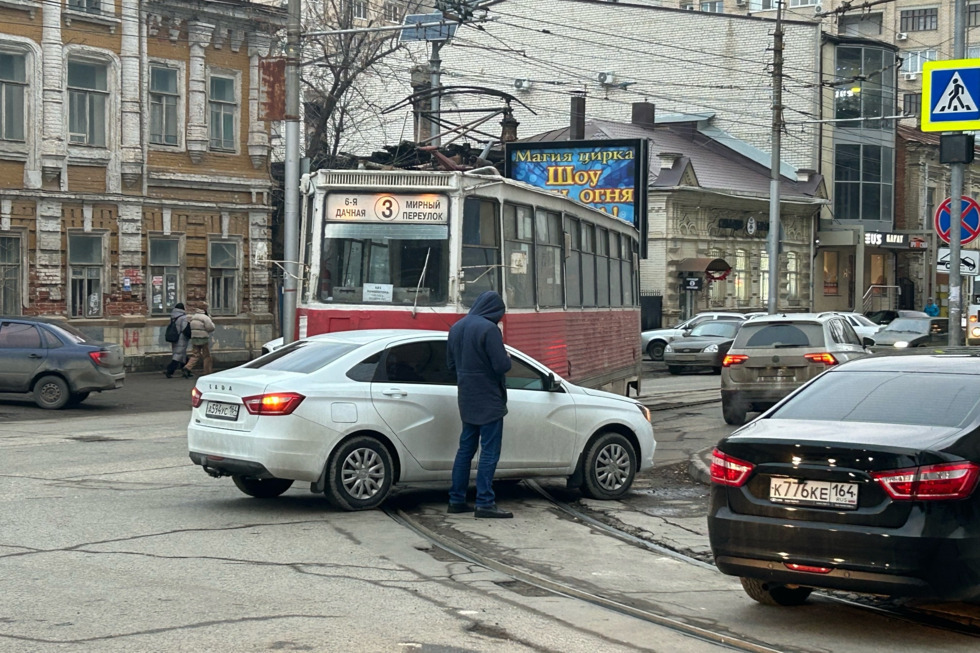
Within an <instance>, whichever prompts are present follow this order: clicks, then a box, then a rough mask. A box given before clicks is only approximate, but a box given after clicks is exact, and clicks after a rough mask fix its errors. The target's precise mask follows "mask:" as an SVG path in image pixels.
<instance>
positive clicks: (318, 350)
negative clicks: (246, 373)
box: [242, 340, 360, 374]
mask: <svg viewBox="0 0 980 653" xmlns="http://www.w3.org/2000/svg"><path fill="white" fill-rule="evenodd" d="M359 346H360V345H355V344H350V343H346V342H329V341H316V340H297V341H296V342H293V343H290V344H288V345H286V346H285V347H281V348H279V349H277V350H275V351H274V352H272V353H269V354H266V355H265V356H261V357H259V358H256V359H255V360H254V361H252V362H251V363H247V364H246V365H243V366H242V367H246V368H250V369H261V370H265V371H267V372H272V371H282V372H298V373H300V374H309V373H310V372H315V371H317V370H318V369H320V368H321V367H323V366H324V365H328V364H329V363H332V362H334V361H335V360H337V359H338V358H340V357H341V356H343V355H345V354H347V353H349V352H352V351H354V350H355V349H357V348H358V347H359Z"/></svg>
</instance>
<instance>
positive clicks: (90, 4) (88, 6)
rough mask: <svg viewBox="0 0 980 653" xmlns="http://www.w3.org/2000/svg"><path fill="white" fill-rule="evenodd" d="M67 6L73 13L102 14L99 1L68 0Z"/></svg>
mask: <svg viewBox="0 0 980 653" xmlns="http://www.w3.org/2000/svg"><path fill="white" fill-rule="evenodd" d="M68 6H69V7H70V8H71V9H74V10H75V11H84V12H85V13H87V14H101V13H102V4H101V1H100V0H69V3H68Z"/></svg>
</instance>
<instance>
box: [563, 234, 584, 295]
mask: <svg viewBox="0 0 980 653" xmlns="http://www.w3.org/2000/svg"><path fill="white" fill-rule="evenodd" d="M565 228H566V229H567V230H568V231H567V233H568V244H569V251H568V252H567V254H566V256H567V257H568V258H566V259H565V303H566V304H567V305H568V306H570V307H571V306H581V305H582V232H581V226H580V224H579V221H578V220H575V219H574V218H568V222H567V224H566V226H565Z"/></svg>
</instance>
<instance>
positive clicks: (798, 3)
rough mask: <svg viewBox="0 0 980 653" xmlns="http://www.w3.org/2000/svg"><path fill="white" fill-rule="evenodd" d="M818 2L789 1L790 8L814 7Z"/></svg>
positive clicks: (811, 0) (808, 0)
mask: <svg viewBox="0 0 980 653" xmlns="http://www.w3.org/2000/svg"><path fill="white" fill-rule="evenodd" d="M816 4H817V0H789V6H790V7H813V6H814V5H816Z"/></svg>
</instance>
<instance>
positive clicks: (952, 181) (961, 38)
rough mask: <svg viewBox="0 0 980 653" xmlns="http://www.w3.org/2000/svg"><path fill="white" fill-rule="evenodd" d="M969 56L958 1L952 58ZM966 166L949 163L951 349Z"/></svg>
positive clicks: (958, 302)
mask: <svg viewBox="0 0 980 653" xmlns="http://www.w3.org/2000/svg"><path fill="white" fill-rule="evenodd" d="M965 54H966V0H955V9H954V13H953V59H963V58H964V56H965ZM964 165H965V164H963V163H951V164H949V196H950V198H951V199H950V202H949V297H948V300H947V301H948V304H949V346H950V347H955V346H957V345H960V344H962V343H963V334H962V331H963V330H962V328H961V327H960V320H961V316H962V315H963V293H962V292H961V288H962V286H963V279H962V277H961V275H960V239H961V238H962V232H961V229H960V227H961V226H962V222H963V215H962V211H963V166H964Z"/></svg>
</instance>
